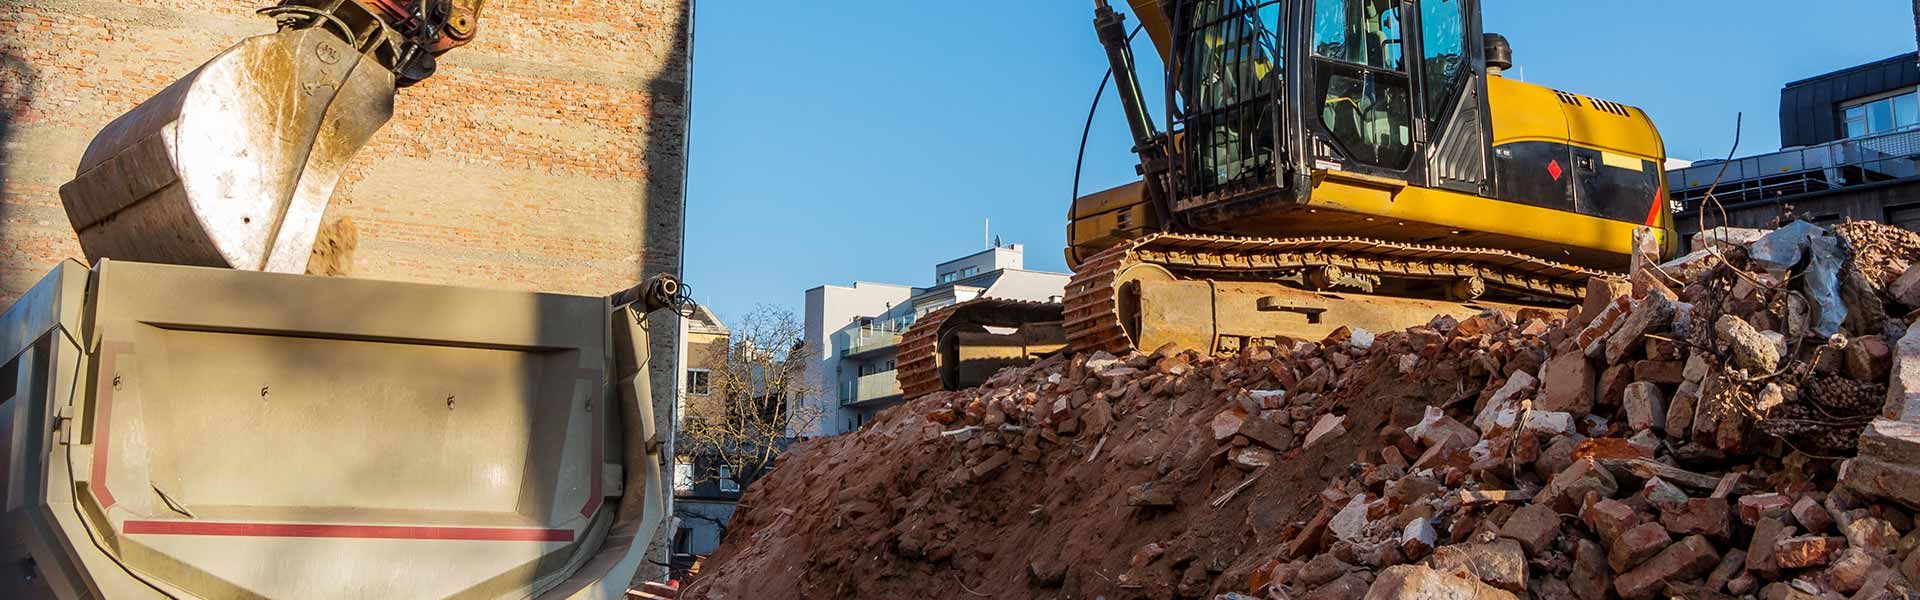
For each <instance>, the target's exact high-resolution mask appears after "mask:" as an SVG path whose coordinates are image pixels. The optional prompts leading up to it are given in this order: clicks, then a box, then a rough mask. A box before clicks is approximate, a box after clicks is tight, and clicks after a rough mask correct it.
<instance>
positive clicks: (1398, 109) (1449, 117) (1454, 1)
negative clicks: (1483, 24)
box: [1134, 0, 1489, 228]
mask: <svg viewBox="0 0 1920 600" xmlns="http://www.w3.org/2000/svg"><path fill="white" fill-rule="evenodd" d="M1472 3H1473V0H1421V1H1419V2H1403V1H1401V0H1313V1H1311V2H1291V3H1289V2H1281V1H1280V0H1198V1H1189V2H1166V3H1159V2H1135V3H1134V4H1135V5H1136V11H1142V10H1144V11H1158V13H1157V14H1151V13H1143V14H1149V15H1150V16H1147V17H1143V19H1146V20H1147V22H1148V23H1149V27H1151V26H1153V25H1154V24H1155V23H1156V22H1158V23H1164V24H1165V26H1167V27H1168V29H1169V33H1168V37H1169V38H1170V43H1169V44H1168V45H1167V46H1166V49H1167V51H1166V52H1165V54H1164V56H1165V58H1166V60H1167V61H1168V64H1169V65H1170V68H1168V69H1167V86H1168V89H1170V90H1174V91H1175V94H1174V95H1173V97H1172V98H1170V102H1169V103H1168V105H1169V106H1171V107H1173V108H1174V110H1170V111H1169V114H1168V119H1167V121H1168V122H1169V123H1170V124H1171V128H1170V131H1172V132H1174V133H1173V134H1172V135H1169V136H1165V137H1164V139H1163V140H1162V141H1161V143H1164V144H1168V145H1169V148H1168V150H1167V152H1166V154H1167V155H1168V156H1171V157H1178V160H1177V161H1176V162H1174V163H1172V164H1170V165H1168V168H1167V169H1166V171H1167V174H1168V180H1167V181H1164V182H1163V186H1164V187H1163V189H1165V194H1166V196H1167V198H1166V201H1167V202H1168V203H1170V205H1171V206H1172V207H1173V209H1172V212H1174V213H1183V212H1187V211H1188V210H1189V209H1204V208H1211V210H1209V211H1206V212H1203V213H1199V214H1193V215H1192V216H1189V217H1186V218H1185V219H1182V220H1183V221H1187V222H1188V223H1189V224H1190V225H1195V226H1199V227H1201V228H1213V227H1212V226H1216V225H1218V223H1219V221H1221V220H1222V219H1225V218H1230V217H1229V216H1228V215H1240V214H1245V213H1247V212H1248V211H1249V210H1260V209H1259V208H1251V209H1250V208H1249V207H1245V206H1240V207H1238V208H1237V210H1227V209H1229V208H1231V207H1235V206H1236V205H1240V204H1242V203H1246V202H1252V203H1255V204H1256V206H1257V205H1258V204H1260V203H1263V202H1285V203H1304V202H1305V201H1306V200H1307V199H1308V198H1309V197H1310V196H1311V194H1312V190H1313V185H1312V181H1311V173H1312V171H1313V170H1315V169H1320V170H1323V171H1325V170H1337V171H1342V172H1346V173H1355V174H1361V175H1370V176H1375V177H1386V178H1391V179H1393V180H1399V181H1406V182H1409V183H1411V184H1413V185H1423V186H1435V187H1448V188H1453V189H1457V190H1459V191H1464V192H1469V193H1478V192H1480V191H1481V187H1482V184H1483V183H1484V182H1485V180H1486V178H1485V173H1484V164H1485V162H1486V161H1485V159H1486V156H1487V154H1488V151H1489V148H1488V147H1487V145H1486V138H1485V136H1483V135H1481V133H1482V131H1483V130H1484V125H1485V124H1484V123H1483V122H1481V120H1480V118H1481V117H1482V116H1484V115H1485V114H1486V110H1485V106H1484V103H1485V100H1484V99H1485V97H1486V95H1485V94H1484V93H1483V92H1481V91H1480V88H1478V87H1477V86H1479V85H1481V83H1482V82H1481V80H1480V79H1479V78H1478V77H1477V76H1476V75H1477V73H1478V72H1480V71H1482V69H1479V68H1470V67H1469V66H1470V65H1479V64H1482V63H1483V59H1482V58H1481V46H1480V44H1478V43H1468V42H1469V40H1474V41H1478V40H1479V39H1480V38H1481V35H1480V32H1479V24H1478V22H1477V19H1476V18H1474V16H1477V15H1478V10H1477V7H1476V6H1474V5H1473V4H1472ZM1156 5H1157V6H1156ZM1449 136H1451V137H1449ZM1451 138H1457V139H1451ZM1442 146H1445V147H1447V149H1448V150H1449V152H1447V153H1444V154H1443V153H1441V152H1438V150H1439V149H1440V148H1441V147H1442ZM1461 163H1463V164H1461ZM1208 213H1215V214H1208ZM1218 213H1226V214H1218Z"/></svg>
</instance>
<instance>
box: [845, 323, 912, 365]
mask: <svg viewBox="0 0 1920 600" xmlns="http://www.w3.org/2000/svg"><path fill="white" fill-rule="evenodd" d="M912 326H913V319H912V318H910V317H909V318H905V319H899V320H895V321H890V322H887V323H874V324H872V325H864V326H861V327H860V328H859V329H855V330H853V331H849V332H847V343H846V345H845V346H843V347H841V349H840V356H842V357H847V356H853V355H855V354H864V353H867V352H872V351H874V350H881V349H885V348H891V347H893V346H896V345H899V344H900V334H903V333H906V332H907V328H909V327H912Z"/></svg>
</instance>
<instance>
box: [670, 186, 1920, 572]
mask: <svg viewBox="0 0 1920 600" xmlns="http://www.w3.org/2000/svg"><path fill="white" fill-rule="evenodd" d="M1650 242H1651V240H1650V239H1645V240H1637V244H1636V245H1637V246H1639V247H1642V248H1644V249H1646V250H1645V251H1643V253H1641V255H1640V256H1637V257H1636V260H1635V261H1634V264H1633V265H1632V269H1631V270H1630V273H1631V274H1630V276H1629V277H1628V278H1626V279H1625V280H1613V279H1605V278H1596V279H1594V280H1593V281H1592V282H1591V283H1590V285H1589V290H1588V296H1587V301H1586V303H1585V304H1583V305H1582V306H1579V307H1575V308H1573V309H1571V310H1568V311H1564V312H1556V313H1548V312H1544V311H1531V310H1530V311H1525V312H1524V313H1523V314H1517V315H1509V314H1505V313H1501V312H1493V311H1490V312H1486V313H1482V314H1480V315H1478V316H1475V317H1472V318H1468V319H1465V320H1458V321H1456V320H1454V319H1452V318H1448V317H1441V318H1436V319H1434V320H1433V321H1432V322H1430V323H1428V324H1427V325H1425V326H1420V327H1414V328H1411V329H1409V330H1406V331H1398V332H1388V333H1382V334H1379V335H1377V336H1376V335H1374V334H1371V333H1369V332H1365V331H1358V330H1350V329H1344V328H1343V329H1341V330H1338V331H1336V332H1335V333H1334V334H1333V335H1332V336H1329V337H1328V338H1326V339H1323V340H1316V341H1282V342H1280V343H1278V344H1276V345H1273V346H1260V347H1252V348H1247V349H1244V350H1242V351H1241V352H1239V353H1237V354H1235V355H1232V356H1224V357H1210V356H1201V355H1199V354H1197V353H1195V352H1192V351H1183V350H1179V349H1176V348H1171V347H1167V348H1160V349H1157V350H1155V351H1154V352H1151V353H1135V354H1132V355H1129V356H1123V357H1116V356H1111V355H1107V354H1103V353H1094V354H1090V355H1079V356H1056V357H1053V358H1049V359H1047V360H1044V361H1041V362H1039V363H1036V364H1034V365H1031V366H1028V367H1024V368H1011V369H1007V370H1004V371H1002V372H1000V373H999V374H998V375H996V376H995V377H993V378H992V379H991V380H990V381H989V382H988V383H987V384H985V385H983V386H982V387H980V388H977V389H972V390H965V391H960V392H949V393H941V394H934V395H931V396H928V397H925V398H921V399H918V400H915V401H912V402H909V403H908V404H906V405H904V406H902V407H900V408H896V409H893V410H891V411H888V412H887V413H884V414H883V415H882V416H881V418H880V419H879V420H878V421H876V422H875V423H873V424H872V425H870V426H869V427H868V428H866V429H864V430H862V431H861V432H860V433H858V434H855V435H850V436H841V437H838V438H829V439H825V440H818V441H815V442H810V443H808V444H807V445H805V446H803V447H802V448H800V449H799V450H797V451H796V453H795V454H794V455H792V456H791V457H790V459H789V460H787V461H786V462H784V463H783V464H782V465H781V466H780V467H779V468H778V469H776V470H775V472H774V473H772V474H771V475H769V476H768V477H767V478H764V479H762V480H760V481H759V482H758V483H756V485H755V486H753V488H752V489H750V490H749V491H748V495H747V498H746V499H745V500H744V501H743V503H742V507H741V512H740V513H739V515H738V516H736V518H735V520H734V523H733V525H732V527H731V530H730V531H729V532H728V535H727V538H726V541H725V543H724V545H723V547H722V549H721V551H720V552H719V553H718V554H716V556H715V557H714V558H713V561H712V563H710V564H712V565H713V568H712V569H711V571H710V575H709V576H708V577H707V578H705V579H702V580H701V581H697V582H695V583H694V584H692V585H691V586H690V587H689V589H688V591H687V593H689V594H691V596H689V597H695V598H699V597H713V598H731V597H753V598H800V597H830V596H831V597H868V596H871V597H928V598H976V597H995V598H1003V597H1016V598H1017V597H1106V598H1135V597H1138V598H1225V599H1229V600H1248V599H1287V600H1292V599H1323V598H1325V599H1333V598H1355V599H1358V598H1367V599H1380V600H1390V599H1407V600H1412V599H1416V598H1421V599H1424V598H1462V599H1465V598H1477V599H1487V600H1492V599H1500V598H1577V599H1580V600H1599V599H1604V598H1625V599H1646V598H1655V597H1662V598H1664V597H1684V598H1765V599H1768V600H1777V599H1785V598H1808V599H1811V598H1852V599H1863V600H1864V599H1880V598H1902V597H1920V593H1916V592H1915V589H1916V586H1915V582H1920V552H1915V549H1916V547H1920V530H1916V527H1915V522H1914V514H1913V512H1912V509H1913V508H1914V507H1920V408H1911V410H1910V407H1920V329H1916V330H1915V335H1913V336H1908V335H1907V330H1908V324H1909V323H1910V322H1911V318H1910V316H1909V315H1908V314H1907V313H1906V311H1907V310H1909V309H1911V308H1920V268H1916V267H1915V266H1914V265H1913V264H1912V263H1913V262H1915V261H1916V259H1920V236H1913V235H1912V234H1909V233H1906V232H1903V231H1899V230H1894V229H1892V228H1888V227H1884V226H1879V225H1874V224H1861V223H1850V224H1847V225H1843V226H1841V227H1838V228H1836V229H1835V230H1833V231H1828V230H1824V229H1821V228H1818V227H1814V226H1812V225H1808V224H1806V223H1795V224H1792V225H1789V226H1787V227H1783V228H1781V229H1779V230H1775V231H1772V232H1763V231H1752V230H1713V231H1709V232H1706V233H1704V234H1702V235H1700V236H1698V237H1697V238H1696V240H1695V244H1694V246H1695V247H1696V248H1698V250H1697V251H1695V252H1693V253H1691V254H1688V255H1686V256H1682V257H1680V258H1678V259H1675V260H1672V261H1669V262H1666V263H1664V264H1656V261H1654V260H1652V259H1651V257H1650V256H1649V255H1648V253H1649V252H1650V251H1651V250H1652V249H1651V248H1649V246H1650ZM1909 390H1911V391H1909Z"/></svg>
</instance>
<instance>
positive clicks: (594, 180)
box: [0, 0, 692, 562]
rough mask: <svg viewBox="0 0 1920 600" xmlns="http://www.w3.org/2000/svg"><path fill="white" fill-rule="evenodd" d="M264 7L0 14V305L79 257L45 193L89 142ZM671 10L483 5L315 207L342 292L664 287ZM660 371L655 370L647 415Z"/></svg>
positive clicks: (670, 389) (670, 174) (53, 1)
mask: <svg viewBox="0 0 1920 600" xmlns="http://www.w3.org/2000/svg"><path fill="white" fill-rule="evenodd" d="M271 3H272V1H271V0H242V1H235V0H0V304H4V303H7V302H11V301H12V300H13V299H14V298H17V297H18V296H19V294H20V293H22V292H23V291H25V290H26V289H27V288H29V287H31V286H32V284H33V283H34V282H35V281H37V280H38V279H39V277H40V276H41V275H43V274H44V273H45V272H46V270H47V269H49V268H51V267H52V266H53V265H54V264H55V262H56V261H58V260H60V259H63V258H68V257H76V258H77V257H81V256H82V253H81V251H80V247H79V244H78V241H77V239H76V237H75V235H74V233H73V230H72V229H71V227H70V226H69V225H68V223H67V219H66V215H65V212H64V211H63V210H62V209H61V206H60V199H59V194H58V190H59V187H60V185H61V184H63V183H65V182H66V181H68V180H69V179H71V178H72V176H73V174H74V168H75V166H76V165H77V164H78V163H79V160H80V155H81V153H82V152H83V151H84V150H85V148H86V146H87V143H88V141H89V140H91V139H92V137H93V135H94V134H95V133H96V132H98V131H99V130H100V128H101V127H102V126H104V125H106V124H107V123H108V122H109V121H111V120H112V119H113V118H115V117H117V116H119V115H120V114H122V113H124V112H126V111H127V110H129V109H131V108H133V107H134V106H135V105H137V104H139V103H140V102H141V101H143V100H145V99H146V98H148V97H149V96H151V95H152V94H154V93H155V92H157V91H159V90H160V89H162V88H163V87H165V86H166V85H167V84H169V83H171V82H172V81H173V80H175V79H176V78H178V77H179V76H181V75H184V74H186V73H188V72H189V71H191V70H193V69H194V68H195V67H197V66H199V65H200V64H201V63H202V62H204V61H206V60H207V59H209V58H211V57H213V56H214V55H215V54H216V53H218V52H219V51H220V50H222V49H224V48H226V47H228V46H230V45H232V44H233V43H234V42H236V41H238V40H240V39H241V38H243V37H245V36H248V35H253V34H259V33H267V32H270V31H272V29H273V24H272V22H271V21H270V20H268V19H266V18H265V17H260V16H256V15H255V14H254V10H255V9H257V8H260V7H263V6H266V5H269V4H271ZM691 10H692V9H691V0H572V1H568V2H491V3H489V5H488V6H487V7H486V11H485V13H484V14H483V19H482V22H481V33H480V38H479V39H478V40H476V41H475V42H474V43H473V44H472V45H469V46H467V47H465V48H462V49H459V50H456V51H454V52H452V53H450V54H448V55H447V56H445V57H444V58H443V59H442V61H441V70H440V72H439V74H438V75H436V76H434V77H433V78H432V79H429V80H427V81H426V82H423V83H421V84H420V85H417V86H414V87H412V88H409V89H406V90H402V91H401V94H400V97H399V99H398V101H397V106H396V109H395V114H394V118H393V120H392V121H391V122H390V123H388V124H387V126H386V128H385V129H384V130H382V131H380V132H379V133H378V134H377V135H375V137H374V138H373V140H372V142H371V143H370V144H369V145H368V146H367V148H366V149H365V150H363V151H362V152H361V153H360V155H359V156H358V157H357V158H356V159H355V161H354V163H353V165H352V166H351V167H350V168H349V169H348V170H347V172H346V175H345V176H344V178H343V179H342V181H341V184H340V187H339V188H338V191H337V192H336V193H335V195H334V200H333V204H332V206H331V207H330V208H329V210H328V214H327V217H326V220H327V221H329V222H331V221H334V220H336V219H338V218H340V217H343V216H344V217H351V219H352V221H353V223H354V224H355V225H356V227H357V230H358V246H357V248H356V249H355V251H354V252H353V254H352V264H351V265H350V271H351V273H352V274H353V276H356V277H364V278H371V279H390V280H405V281H418V282H430V283H446V284H458V285H471V286H482V287H497V288H509V289H520V290H541V291H550V292H563V293H573V294H593V295H599V294H606V293H609V292H612V291H616V290H619V289H622V288H625V287H627V286H630V285H633V284H634V283H636V282H638V281H640V280H641V279H643V278H644V277H645V276H647V275H650V274H653V273H659V272H676V271H677V270H678V269H679V265H680V251H681V238H682V230H683V223H684V219H683V217H682V206H683V190H684V181H685V165H686V156H685V149H686V132H687V116H688V110H687V103H688V98H687V90H688V86H687V78H688V73H689V68H688V61H689V60H690V59H689V57H690V52H689V45H690V43H691V33H690V31H689V28H690V27H691V26H692V17H691ZM652 329H653V331H655V332H656V333H657V335H656V336H655V337H656V339H655V342H656V343H655V346H654V348H655V350H654V356H656V357H672V356H675V355H676V354H677V352H675V347H674V345H673V344H674V340H673V337H674V334H673V332H675V331H676V330H677V329H678V328H677V327H676V326H675V324H674V323H673V322H672V321H671V320H667V321H664V322H662V321H657V322H656V323H655V324H654V327H653V328H652ZM672 362H673V361H671V360H666V361H655V366H656V369H655V387H654V389H655V390H666V391H667V393H665V394H660V396H661V397H662V398H665V399H667V400H668V401H667V402H664V403H657V406H660V407H661V408H662V409H663V410H665V409H670V407H671V406H672V404H673V403H672V402H671V401H670V400H671V399H672V398H673V397H675V395H676V394H677V389H678V388H677V385H676V384H677V383H678V382H677V381H675V380H676V379H677V377H676V376H675V375H676V370H675V368H674V365H672V364H671V363H672ZM669 414H670V413H668V414H663V415H661V416H662V417H663V418H670V417H669V416H668V415H669ZM660 560H661V561H662V562H664V557H661V558H660Z"/></svg>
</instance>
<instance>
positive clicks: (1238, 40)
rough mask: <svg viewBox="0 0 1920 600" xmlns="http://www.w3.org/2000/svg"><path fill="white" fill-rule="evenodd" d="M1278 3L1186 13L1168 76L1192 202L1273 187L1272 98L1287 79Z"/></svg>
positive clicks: (1194, 6) (1192, 8) (1224, 3)
mask: <svg viewBox="0 0 1920 600" xmlns="http://www.w3.org/2000/svg"><path fill="white" fill-rule="evenodd" d="M1280 4H1281V3H1280V2H1279V0H1202V1H1200V2H1194V3H1191V4H1189V5H1187V6H1185V7H1184V8H1183V10H1184V11H1185V14H1183V15H1180V18H1182V19H1183V20H1184V21H1185V24H1186V27H1184V28H1183V29H1182V30H1183V31H1184V32H1185V33H1184V35H1185V42H1186V43H1185V44H1183V45H1182V51H1181V54H1180V56H1179V57H1178V60H1179V68H1178V69H1175V70H1174V71H1173V72H1172V73H1171V74H1172V75H1173V76H1174V77H1176V78H1177V81H1176V83H1177V85H1178V87H1177V89H1178V90H1179V91H1180V94H1181V96H1182V99H1183V101H1184V103H1183V105H1182V106H1183V110H1182V112H1181V114H1179V115H1176V117H1175V120H1176V121H1177V122H1178V123H1179V125H1180V126H1181V128H1182V129H1183V131H1184V133H1185V135H1184V136H1182V140H1181V143H1182V144H1183V145H1185V146H1186V147H1185V150H1186V151H1185V152H1184V154H1185V156H1186V166H1187V168H1188V169H1189V170H1190V172H1191V173H1192V174H1193V175H1192V176H1191V177H1189V178H1186V183H1187V185H1188V186H1189V189H1188V190H1187V194H1188V195H1200V194H1205V193H1210V192H1214V191H1217V190H1220V189H1223V188H1228V187H1235V186H1240V185H1242V184H1248V185H1254V186H1261V187H1265V186H1270V185H1272V181H1273V165H1274V147H1275V143H1276V142H1277V141H1278V131H1277V129H1276V125H1277V115H1276V111H1275V108H1276V107H1275V105H1274V98H1275V95H1276V94H1277V93H1278V91H1279V90H1281V89H1284V88H1283V87H1282V85H1281V77H1282V74H1283V72H1284V71H1285V62H1284V61H1283V60H1282V55H1281V50H1280V48H1281V44H1280V40H1279V36H1278V34H1277V33H1276V32H1277V31H1278V29H1277V27H1278V26H1279V21H1280V12H1281V11H1280V8H1281V6H1280Z"/></svg>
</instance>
